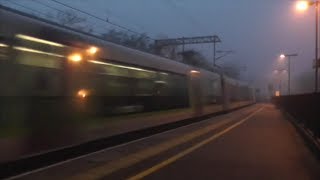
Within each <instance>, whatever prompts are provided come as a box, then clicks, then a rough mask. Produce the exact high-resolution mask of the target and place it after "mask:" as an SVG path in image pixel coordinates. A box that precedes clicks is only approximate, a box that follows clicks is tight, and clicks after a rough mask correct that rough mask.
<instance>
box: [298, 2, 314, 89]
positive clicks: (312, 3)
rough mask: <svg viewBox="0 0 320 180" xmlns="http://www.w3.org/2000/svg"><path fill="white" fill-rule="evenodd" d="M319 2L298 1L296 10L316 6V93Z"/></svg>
mask: <svg viewBox="0 0 320 180" xmlns="http://www.w3.org/2000/svg"><path fill="white" fill-rule="evenodd" d="M319 2H320V1H319V0H316V1H297V3H296V8H297V10H299V11H305V10H307V9H308V7H309V6H313V5H314V6H315V15H316V17H315V21H316V35H315V36H316V40H315V61H316V62H315V85H314V88H315V90H314V91H315V92H318V68H319V62H318V59H319V58H318V56H319V54H318V46H319V42H318V41H319V40H318V38H319Z"/></svg>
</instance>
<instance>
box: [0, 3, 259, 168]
mask: <svg viewBox="0 0 320 180" xmlns="http://www.w3.org/2000/svg"><path fill="white" fill-rule="evenodd" d="M0 80H1V82H2V83H3V85H2V86H1V87H0V99H1V100H0V108H1V109H0V132H1V133H0V146H1V147H5V148H2V149H1V148H0V154H1V155H0V162H3V161H8V160H15V159H19V158H21V157H24V156H27V155H31V154H34V153H40V152H44V151H48V150H49V151H50V150H52V149H56V148H62V147H65V146H70V145H74V144H79V143H83V142H86V141H89V140H94V139H98V138H102V137H106V136H108V135H111V134H112V133H114V134H117V133H124V130H121V128H119V130H117V129H116V130H115V129H108V128H107V127H109V126H108V124H109V121H111V120H113V119H115V118H114V117H117V118H118V119H119V118H120V119H121V121H124V122H128V123H129V122H130V123H133V122H132V121H137V122H138V121H142V120H143V119H148V118H149V119H154V121H159V122H160V123H161V121H163V122H165V120H166V119H172V121H178V120H181V119H187V118H192V117H197V116H202V115H206V114H212V113H217V112H223V111H228V110H230V109H233V108H237V107H240V106H243V105H248V104H250V103H253V102H254V99H253V97H254V95H252V92H253V91H252V90H250V89H252V88H251V87H249V86H248V85H246V84H243V83H241V82H239V81H237V80H234V79H231V78H228V77H226V76H223V75H222V74H219V73H216V72H210V71H207V70H203V69H199V68H195V67H192V66H190V65H186V64H183V63H180V62H176V61H172V60H170V59H166V58H162V57H159V56H155V55H152V54H148V53H144V52H141V51H138V50H134V49H130V48H127V47H123V46H120V45H117V44H114V43H111V42H107V41H104V40H102V39H100V38H99V37H96V36H93V35H90V34H86V33H82V32H79V31H76V30H73V29H70V28H67V27H62V26H60V25H58V24H55V23H52V22H48V21H46V20H43V19H39V18H36V17H33V16H30V15H26V14H24V13H21V12H16V11H15V10H12V9H9V8H5V7H2V6H0ZM132 113H135V114H136V115H135V116H134V117H133V116H130V114H132ZM148 113H149V114H148ZM125 120H127V121H125ZM129 120H130V121H129ZM141 128H142V127H141ZM114 134H113V135H114ZM8 142H9V143H8Z"/></svg>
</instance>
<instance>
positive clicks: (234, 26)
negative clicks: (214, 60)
mask: <svg viewBox="0 0 320 180" xmlns="http://www.w3.org/2000/svg"><path fill="white" fill-rule="evenodd" d="M16 1H18V2H22V3H26V2H29V4H28V3H27V5H31V6H32V7H34V8H37V9H39V10H44V11H49V10H48V9H44V7H40V6H37V5H36V4H35V3H32V1H31V0H16ZM40 1H43V2H46V3H48V4H50V5H52V6H55V7H58V8H61V9H65V8H64V7H62V6H59V5H56V4H54V3H52V2H50V1H48V0H40ZM0 2H5V1H4V0H2V1H1V0H0ZM61 2H64V3H67V4H70V5H73V6H74V7H77V8H80V9H83V10H86V11H88V12H90V13H92V14H95V15H97V16H99V17H106V18H107V17H108V18H109V20H110V21H113V22H116V23H119V24H122V25H125V26H127V27H130V28H132V29H134V30H136V31H139V32H146V33H148V35H150V36H151V37H153V38H157V37H161V36H164V35H166V36H168V37H172V38H175V37H182V36H185V37H187V36H202V35H213V34H216V35H219V36H220V38H221V39H222V41H223V42H222V44H219V46H218V49H222V50H229V49H232V50H234V51H235V52H236V53H235V54H233V55H229V56H227V57H225V58H224V59H223V60H222V61H221V62H220V64H221V65H223V63H230V62H234V63H238V64H240V65H246V66H247V69H248V72H246V73H243V74H242V76H247V77H249V80H250V81H252V82H253V83H254V84H256V85H258V86H262V87H266V84H267V83H268V82H270V81H272V79H273V78H274V75H273V74H272V72H273V70H274V69H276V68H278V67H283V68H284V67H285V64H284V62H279V58H278V56H279V55H280V54H281V53H282V52H285V53H298V54H299V56H298V57H296V58H294V59H293V60H292V74H293V78H292V82H293V84H294V81H295V76H298V75H299V74H300V73H301V72H306V71H313V70H312V69H311V66H312V60H313V59H314V33H315V31H314V21H315V19H314V9H313V8H310V9H309V10H308V11H307V12H304V13H298V12H296V11H295V9H294V1H292V0H240V1H236V0H64V1H61ZM11 7H14V6H11ZM52 11H53V10H52ZM93 21H94V20H93ZM97 23H100V24H102V25H104V24H103V23H102V22H98V21H97ZM200 47H202V48H203V49H204V54H206V55H207V56H208V57H212V49H211V47H210V46H205V45H204V46H200ZM283 80H284V81H285V79H283ZM293 91H294V89H293Z"/></svg>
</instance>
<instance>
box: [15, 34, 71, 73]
mask: <svg viewBox="0 0 320 180" xmlns="http://www.w3.org/2000/svg"><path fill="white" fill-rule="evenodd" d="M13 48H14V49H15V50H16V52H17V53H16V54H17V55H16V58H17V62H18V63H21V64H24V65H31V66H39V67H46V68H61V65H62V62H61V61H59V60H63V59H64V58H65V54H66V52H67V48H66V47H65V46H64V45H61V44H58V43H55V42H51V41H46V40H43V39H39V38H36V37H31V36H26V35H22V34H18V35H16V40H15V45H14V47H13Z"/></svg>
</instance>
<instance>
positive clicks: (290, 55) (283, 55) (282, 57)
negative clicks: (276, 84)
mask: <svg viewBox="0 0 320 180" xmlns="http://www.w3.org/2000/svg"><path fill="white" fill-rule="evenodd" d="M294 56H298V54H281V55H280V58H281V59H284V58H286V57H287V58H288V95H290V79H291V68H290V60H291V57H294Z"/></svg>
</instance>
